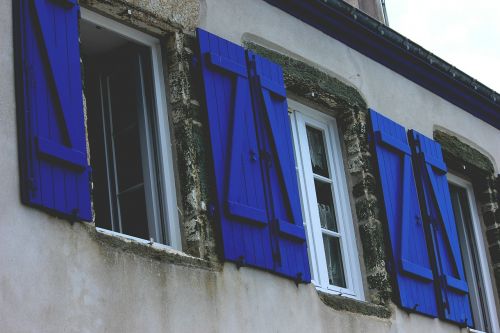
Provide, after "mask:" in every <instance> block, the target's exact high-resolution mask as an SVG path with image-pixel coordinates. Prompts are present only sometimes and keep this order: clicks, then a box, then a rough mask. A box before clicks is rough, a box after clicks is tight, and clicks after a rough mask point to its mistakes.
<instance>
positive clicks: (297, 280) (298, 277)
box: [294, 272, 303, 288]
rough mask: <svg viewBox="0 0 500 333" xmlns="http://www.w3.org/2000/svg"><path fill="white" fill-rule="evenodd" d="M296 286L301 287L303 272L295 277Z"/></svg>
mask: <svg viewBox="0 0 500 333" xmlns="http://www.w3.org/2000/svg"><path fill="white" fill-rule="evenodd" d="M294 281H295V285H296V286H297V288H298V287H299V284H300V283H302V282H303V280H302V272H298V273H297V275H296V276H295V279H294Z"/></svg>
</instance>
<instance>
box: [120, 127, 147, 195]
mask: <svg viewBox="0 0 500 333" xmlns="http://www.w3.org/2000/svg"><path fill="white" fill-rule="evenodd" d="M114 141H115V158H116V165H115V168H116V173H117V181H118V190H119V191H120V192H121V191H123V190H126V189H127V188H129V187H131V186H134V185H137V184H139V183H142V182H143V176H142V157H141V148H140V139H139V130H138V128H137V127H129V129H128V130H127V131H125V132H122V133H121V134H120V135H118V136H117V137H116V138H115V139H114Z"/></svg>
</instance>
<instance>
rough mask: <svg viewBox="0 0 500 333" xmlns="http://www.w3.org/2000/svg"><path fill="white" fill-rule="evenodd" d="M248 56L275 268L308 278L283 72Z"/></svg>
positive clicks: (264, 61)
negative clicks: (267, 198)
mask: <svg viewBox="0 0 500 333" xmlns="http://www.w3.org/2000/svg"><path fill="white" fill-rule="evenodd" d="M248 58H249V61H250V64H251V69H252V70H251V73H252V83H254V90H253V91H254V101H255V103H254V108H255V110H256V113H257V118H258V119H259V120H260V121H259V124H260V126H259V128H258V129H259V133H260V135H259V136H260V137H261V141H262V149H263V151H264V154H265V156H266V157H267V161H266V165H265V174H266V178H267V181H268V192H269V198H270V207H272V209H271V219H272V221H273V229H272V230H273V236H274V237H273V240H274V243H273V246H274V249H273V250H274V251H275V256H276V267H275V270H276V272H277V273H279V274H282V275H285V276H287V277H290V278H294V279H296V280H297V281H301V282H310V280H311V276H310V275H311V274H310V269H309V261H308V255H307V245H306V238H305V231H304V224H303V221H302V213H301V208H300V207H301V206H300V197H299V189H298V182H297V172H296V169H295V158H294V151H293V143H292V131H291V128H290V118H289V116H288V107H287V102H286V90H285V85H284V81H283V72H282V69H281V67H280V66H279V65H277V64H275V63H273V62H271V61H269V60H267V59H265V58H263V57H260V56H258V55H255V54H252V53H251V52H248Z"/></svg>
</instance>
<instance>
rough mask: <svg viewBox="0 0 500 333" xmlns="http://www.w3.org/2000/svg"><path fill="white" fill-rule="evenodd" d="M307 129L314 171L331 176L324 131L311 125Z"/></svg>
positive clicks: (324, 175)
mask: <svg viewBox="0 0 500 333" xmlns="http://www.w3.org/2000/svg"><path fill="white" fill-rule="evenodd" d="M306 130H307V142H308V143H309V154H310V155H311V166H312V169H313V172H314V173H315V174H317V175H320V176H323V177H327V178H329V177H330V174H329V172H328V163H327V157H326V149H325V140H324V137H323V132H322V131H320V130H318V129H315V128H312V127H309V126H306Z"/></svg>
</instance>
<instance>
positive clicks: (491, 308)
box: [447, 173, 500, 333]
mask: <svg viewBox="0 0 500 333" xmlns="http://www.w3.org/2000/svg"><path fill="white" fill-rule="evenodd" d="M447 178H448V182H449V183H451V184H453V185H456V186H458V187H461V188H463V189H465V192H466V193H467V203H468V204H469V209H470V214H471V219H472V232H473V235H472V236H473V237H474V241H475V243H476V245H477V248H476V250H477V253H478V257H479V269H480V272H479V273H480V274H481V277H482V278H483V285H484V295H485V297H486V299H485V300H484V301H485V302H486V309H487V311H488V317H489V319H490V323H491V329H492V332H491V333H500V328H499V325H498V315H497V311H496V306H495V296H494V293H493V283H492V280H491V275H490V270H489V263H488V257H487V254H486V249H485V246H484V244H486V243H485V241H484V237H483V230H482V228H481V221H480V220H479V214H478V210H477V205H476V199H475V197H474V188H473V186H472V183H471V182H469V181H467V180H465V179H463V178H461V177H458V176H456V175H454V174H451V173H448V174H447ZM476 332H480V331H476ZM488 333H490V332H488Z"/></svg>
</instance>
